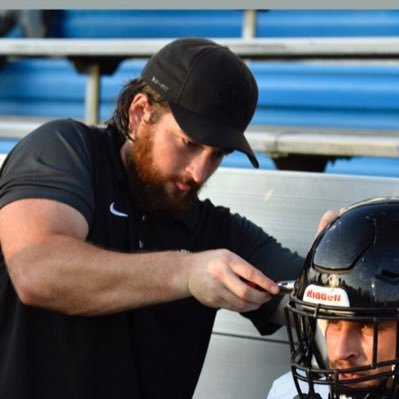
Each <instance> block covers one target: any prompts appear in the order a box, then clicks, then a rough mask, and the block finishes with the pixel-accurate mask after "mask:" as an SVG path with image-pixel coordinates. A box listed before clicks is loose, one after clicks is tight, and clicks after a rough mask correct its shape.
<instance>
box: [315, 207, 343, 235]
mask: <svg viewBox="0 0 399 399" xmlns="http://www.w3.org/2000/svg"><path fill="white" fill-rule="evenodd" d="M341 213H342V211H336V210H328V211H327V212H325V213H324V214H323V216H322V217H321V220H320V223H319V226H318V227H317V231H316V237H317V236H318V235H319V234H320V233H321V232H322V231H323V230H324V229H325V228H326V227H327V226H328V225H329V224H331V223H332V222H333V221H334V220H335V219H336V218H337V217H338V216H339V215H340V214H341Z"/></svg>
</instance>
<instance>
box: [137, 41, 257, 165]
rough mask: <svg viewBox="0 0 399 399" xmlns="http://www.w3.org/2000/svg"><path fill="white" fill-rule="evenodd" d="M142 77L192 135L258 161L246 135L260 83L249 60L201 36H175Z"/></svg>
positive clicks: (184, 129) (191, 136)
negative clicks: (246, 62) (248, 64)
mask: <svg viewBox="0 0 399 399" xmlns="http://www.w3.org/2000/svg"><path fill="white" fill-rule="evenodd" d="M141 77H142V78H143V79H144V80H145V81H146V83H147V84H148V85H149V86H151V87H152V88H153V89H154V90H155V91H156V92H157V93H159V94H160V95H161V96H162V97H163V98H164V99H165V100H166V101H168V103H169V106H170V108H171V111H172V114H173V116H174V118H175V119H176V121H177V123H178V124H179V126H180V128H181V129H182V130H183V131H184V133H185V134H187V135H188V136H189V137H190V138H191V139H192V140H193V141H195V142H197V143H200V144H204V145H209V146H212V147H218V148H222V149H224V150H228V151H233V150H237V151H241V152H243V153H245V154H246V155H247V156H248V158H249V160H250V161H251V163H252V165H253V166H254V167H255V168H258V167H259V163H258V160H257V159H256V157H255V154H254V152H253V151H252V149H251V147H250V145H249V143H248V141H247V140H246V138H245V136H244V131H245V129H246V128H247V126H248V124H249V122H250V121H251V119H252V116H253V114H254V112H255V109H256V105H257V101H258V86H257V84H256V81H255V78H254V76H253V74H252V73H251V71H250V70H249V68H248V67H247V65H246V64H245V63H244V62H243V61H242V60H241V59H240V58H239V57H238V56H237V55H236V54H234V53H233V52H232V51H230V50H229V49H228V48H227V47H225V46H222V45H220V44H217V43H215V42H214V41H211V40H208V39H202V38H181V39H177V40H173V41H172V42H170V43H168V44H167V45H166V46H164V47H163V48H161V49H160V50H159V51H158V52H157V53H156V54H154V55H153V56H152V57H151V58H150V59H149V61H148V62H147V64H146V65H145V66H144V69H143V70H142V73H141Z"/></svg>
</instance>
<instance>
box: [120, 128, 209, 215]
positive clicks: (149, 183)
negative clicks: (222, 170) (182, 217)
mask: <svg viewBox="0 0 399 399" xmlns="http://www.w3.org/2000/svg"><path fill="white" fill-rule="evenodd" d="M155 128H156V127H155V125H152V124H145V125H144V126H143V127H142V131H141V134H140V136H139V137H138V138H137V139H135V141H134V142H130V141H129V142H128V144H129V147H128V149H127V150H126V151H125V157H124V158H125V166H126V172H127V175H128V181H129V189H130V192H131V194H132V196H133V198H134V201H135V202H136V203H137V204H138V205H139V207H140V208H141V209H143V210H144V211H147V212H153V211H155V212H160V213H163V214H166V215H168V216H171V217H176V216H178V215H179V214H181V213H183V212H185V211H187V210H188V209H189V208H190V207H191V206H192V205H193V203H194V202H195V201H196V200H197V198H198V192H199V190H200V188H201V185H200V184H198V183H196V182H195V181H193V180H192V179H190V178H188V177H185V176H183V175H179V174H177V173H167V172H164V171H162V170H161V167H159V166H157V164H156V162H155V160H154V131H155ZM172 182H174V183H176V182H177V183H181V184H184V185H186V186H188V187H189V189H188V190H187V191H185V192H182V191H179V190H174V189H171V188H170V186H171V184H172Z"/></svg>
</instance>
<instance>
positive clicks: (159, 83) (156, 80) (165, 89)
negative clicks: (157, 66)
mask: <svg viewBox="0 0 399 399" xmlns="http://www.w3.org/2000/svg"><path fill="white" fill-rule="evenodd" d="M151 82H153V83H154V84H156V85H157V87H158V88H159V89H160V90H162V91H163V92H167V91H168V90H169V87H168V86H167V85H166V84H164V83H162V82H160V81H159V80H158V79H157V78H156V77H155V76H153V77H152V78H151Z"/></svg>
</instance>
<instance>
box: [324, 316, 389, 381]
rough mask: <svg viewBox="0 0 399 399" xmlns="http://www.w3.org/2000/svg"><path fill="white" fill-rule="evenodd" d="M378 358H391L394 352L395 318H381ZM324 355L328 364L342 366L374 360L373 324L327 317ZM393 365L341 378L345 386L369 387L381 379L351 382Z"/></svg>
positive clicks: (364, 364)
mask: <svg viewBox="0 0 399 399" xmlns="http://www.w3.org/2000/svg"><path fill="white" fill-rule="evenodd" d="M378 330H379V333H378V354H377V361H378V362H381V361H386V360H392V359H394V358H395V353H396V339H397V334H396V322H395V321H384V322H380V323H379V328H378ZM325 336H326V346H327V355H328V359H329V361H330V367H331V368H334V369H344V368H352V367H359V366H367V365H370V364H371V363H372V360H373V337H374V326H373V324H372V323H371V324H366V323H362V322H353V321H339V320H338V321H329V323H328V324H327V328H326V335H325ZM391 367H392V366H385V367H381V368H378V369H375V370H367V371H362V372H359V373H358V374H340V375H339V379H340V380H346V381H347V384H345V385H347V386H348V387H351V388H368V387H370V388H371V387H374V386H377V385H379V384H380V383H381V381H379V380H370V381H364V382H358V383H356V384H354V383H352V384H351V382H350V380H351V379H353V378H359V377H364V376H368V375H372V374H376V373H380V372H382V371H390V370H391Z"/></svg>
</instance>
